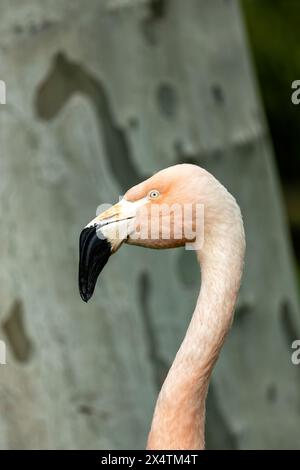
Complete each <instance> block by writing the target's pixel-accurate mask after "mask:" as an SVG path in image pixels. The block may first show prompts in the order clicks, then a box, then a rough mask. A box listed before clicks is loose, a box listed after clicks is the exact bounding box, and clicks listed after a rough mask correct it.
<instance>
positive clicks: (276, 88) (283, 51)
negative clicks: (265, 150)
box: [242, 0, 300, 280]
mask: <svg viewBox="0 0 300 470" xmlns="http://www.w3.org/2000/svg"><path fill="white" fill-rule="evenodd" d="M242 9H243V13H244V18H245V22H246V28H247V32H248V36H249V45H250V49H251V53H252V56H253V59H254V65H255V70H256V73H257V79H258V82H259V87H260V92H261V96H262V100H263V105H264V109H265V112H266V116H267V120H268V125H269V129H270V133H271V137H272V142H273V145H274V150H275V157H276V164H277V167H278V171H279V175H280V180H281V184H282V189H283V195H284V202H285V207H286V210H287V214H288V219H289V224H290V229H291V235H292V240H293V248H294V253H295V256H296V259H297V265H298V280H299V276H300V274H299V273H300V268H299V265H300V241H299V238H300V228H299V224H300V221H299V218H300V184H299V183H300V181H299V179H300V157H299V139H298V133H299V122H300V121H299V119H300V114H299V107H298V106H295V105H294V104H293V103H292V101H291V99H290V97H291V84H292V83H293V81H294V80H297V78H296V77H299V73H300V70H299V68H300V59H299V42H300V33H299V28H298V21H299V18H300V4H299V2H297V1H295V0H287V1H281V0H278V1H275V2H272V1H268V0H263V1H258V0H254V1H253V0H243V1H242Z"/></svg>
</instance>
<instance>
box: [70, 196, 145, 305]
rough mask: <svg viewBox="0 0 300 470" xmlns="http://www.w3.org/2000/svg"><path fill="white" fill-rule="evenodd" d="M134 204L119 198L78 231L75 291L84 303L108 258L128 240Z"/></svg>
mask: <svg viewBox="0 0 300 470" xmlns="http://www.w3.org/2000/svg"><path fill="white" fill-rule="evenodd" d="M136 209H137V205H136V203H132V202H129V201H126V200H125V199H122V200H121V201H120V202H119V203H118V204H115V205H114V206H112V207H111V208H110V209H108V210H106V211H105V212H103V213H101V214H100V215H98V216H97V217H96V218H95V219H93V220H92V221H91V222H90V223H89V224H88V225H87V226H86V227H85V228H84V229H83V230H82V232H81V234H80V239H79V277H78V282H79V292H80V296H81V298H82V300H84V302H88V301H89V299H90V298H91V297H92V295H93V293H94V289H95V286H96V283H97V279H98V276H99V274H100V273H101V271H102V269H103V268H104V266H105V265H106V263H107V261H108V259H109V258H110V256H111V255H112V254H113V253H115V252H116V251H117V250H118V249H119V247H120V246H121V245H122V243H123V242H124V241H125V240H126V239H127V238H128V236H129V234H130V231H131V230H132V223H133V220H134V217H135V213H136Z"/></svg>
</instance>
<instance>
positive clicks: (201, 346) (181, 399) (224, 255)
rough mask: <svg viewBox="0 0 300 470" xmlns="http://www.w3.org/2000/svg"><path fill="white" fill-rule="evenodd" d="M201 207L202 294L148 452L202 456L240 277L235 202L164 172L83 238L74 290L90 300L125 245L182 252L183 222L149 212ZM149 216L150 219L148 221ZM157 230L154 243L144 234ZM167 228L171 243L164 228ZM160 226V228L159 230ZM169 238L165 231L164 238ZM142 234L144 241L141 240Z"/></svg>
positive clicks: (179, 171) (197, 172)
mask: <svg viewBox="0 0 300 470" xmlns="http://www.w3.org/2000/svg"><path fill="white" fill-rule="evenodd" d="M154 204H155V205H156V207H157V205H158V206H160V207H162V205H163V204H164V206H165V207H172V206H173V205H174V204H179V205H180V207H183V206H185V205H190V206H192V207H193V211H192V214H193V220H192V223H193V227H194V228H195V226H196V223H195V222H196V221H195V220H194V217H195V213H196V211H195V210H194V208H195V207H196V204H201V205H203V207H204V219H203V220H204V226H202V227H201V231H202V232H203V244H202V246H201V247H200V248H199V247H198V249H197V251H196V254H197V258H198V260H199V263H200V266H201V277H202V282H201V289H200V293H199V297H198V300H197V303H196V307H195V310H194V313H193V315H192V319H191V322H190V325H189V327H188V330H187V332H186V335H185V338H184V340H183V342H182V344H181V346H180V348H179V350H178V352H177V354H176V357H175V359H174V362H173V364H172V366H171V368H170V370H169V373H168V375H167V378H166V380H165V382H164V384H163V386H162V388H161V391H160V393H159V397H158V400H157V403H156V407H155V411H154V416H153V421H152V425H151V430H150V433H149V437H148V444H147V448H148V449H204V446H205V439H204V430H205V401H206V396H207V391H208V386H209V380H210V377H211V373H212V369H213V367H214V364H215V362H216V360H217V358H218V355H219V353H220V350H221V347H222V345H223V343H224V339H225V337H226V334H227V333H228V331H229V329H230V326H231V323H232V320H233V312H234V306H235V303H236V299H237V295H238V291H239V287H240V281H241V276H242V270H243V264H244V253H245V235H244V227H243V221H242V216H241V212H240V209H239V206H238V205H237V203H236V201H235V199H234V198H233V196H232V195H231V194H230V193H229V192H228V191H227V190H226V189H225V188H224V186H222V184H221V183H220V182H219V181H217V180H216V179H215V178H214V177H213V176H212V175H211V174H210V173H208V172H207V171H205V170H204V169H202V168H200V167H198V166H196V165H190V164H181V165H175V166H172V167H170V168H167V169H164V170H162V171H160V172H158V173H156V174H155V175H153V176H152V177H151V178H149V179H147V180H146V181H144V182H142V183H140V184H138V185H136V186H134V187H133V188H131V189H130V190H129V191H128V192H127V193H126V194H125V196H124V198H123V199H122V200H121V201H120V202H119V203H118V204H116V205H114V206H113V207H112V208H110V209H109V210H107V211H105V212H103V213H102V214H100V215H99V216H98V217H96V218H95V219H93V220H92V222H91V223H90V224H88V225H87V226H86V227H85V228H84V229H83V231H82V233H81V236H80V263H79V288H80V293H81V297H82V299H83V300H84V301H86V302H87V301H88V300H89V298H90V297H91V296H92V294H93V291H94V287H95V284H96V281H97V277H98V275H99V273H100V271H101V270H102V269H103V266H104V265H105V264H106V262H107V260H108V258H109V256H110V255H111V254H112V253H114V252H116V251H117V249H118V248H119V247H120V245H121V244H122V242H126V243H130V244H135V245H140V246H145V247H148V248H173V247H178V246H182V245H185V244H186V243H187V241H191V240H187V239H186V237H185V236H184V235H182V236H181V238H178V236H177V237H175V236H174V234H175V231H176V233H177V234H178V233H182V234H184V233H185V228H186V227H185V224H186V221H185V220H183V218H181V219H180V218H179V219H178V218H176V217H175V216H173V215H171V217H170V213H169V214H167V213H165V212H164V211H161V212H160V213H157V212H153V211H152V208H153V207H152V206H153V205H154ZM153 213H154V215H153ZM157 222H158V223H159V225H158V227H159V232H158V235H157V236H156V237H155V238H153V237H151V236H150V235H149V233H148V232H149V230H148V228H147V230H145V231H144V233H143V236H141V233H142V232H143V230H142V229H143V228H145V227H146V226H147V227H148V226H149V223H151V224H152V223H154V224H155V223H157ZM166 225H171V230H170V231H169V232H170V233H169V236H168V237H167V238H166V237H165V236H164V237H163V236H162V233H163V228H166V227H165V226H166ZM156 226H157V225H156ZM167 232H168V231H167ZM145 233H146V234H147V235H146V236H145Z"/></svg>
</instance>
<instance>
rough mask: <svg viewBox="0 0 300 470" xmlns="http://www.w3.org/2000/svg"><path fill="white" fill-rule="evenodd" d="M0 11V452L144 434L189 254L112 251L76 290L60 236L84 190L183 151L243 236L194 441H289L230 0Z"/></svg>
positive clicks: (278, 323) (108, 197) (250, 86)
mask: <svg viewBox="0 0 300 470" xmlns="http://www.w3.org/2000/svg"><path fill="white" fill-rule="evenodd" d="M0 6H1V20H0V46H1V48H0V63H1V70H0V74H1V76H0V79H2V80H4V81H5V82H6V87H7V88H6V93H7V96H6V104H3V105H1V107H0V129H1V131H0V132H1V135H0V138H1V159H0V175H1V178H0V191H1V199H0V204H1V214H2V223H1V232H0V243H1V266H0V322H1V330H0V339H1V340H5V342H6V345H7V364H6V365H1V366H0V367H1V375H0V447H1V448H2V449H14V448H26V449H28V448H55V449H62V448H65V449H69V448H84V449H88V448H98V449H102V448H110V449H114V448H115V449H118V448H120V449H121V448H122V449H124V448H143V447H144V446H145V443H146V438H147V432H148V430H149V426H150V422H151V416H152V413H153V408H154V404H155V400H156V397H157V393H158V390H159V388H160V386H161V383H162V380H163V378H164V376H165V374H166V372H167V370H168V368H169V366H170V364H171V362H172V360H173V358H174V355H175V352H176V350H177V349H178V347H179V344H180V342H181V340H182V337H183V335H184V332H185V330H186V327H187V324H188V322H189V320H190V316H191V313H192V311H193V306H194V304H195V302H196V297H197V291H198V289H199V282H200V276H199V270H198V267H197V264H196V260H195V259H194V257H193V253H190V252H186V251H185V250H183V249H182V250H171V251H165V252H155V251H152V250H149V251H148V250H142V249H136V248H134V247H129V246H125V247H124V248H122V250H120V252H119V253H118V255H117V256H115V257H113V258H112V259H111V261H110V263H109V265H108V266H107V267H106V269H105V271H104V273H103V275H102V277H101V278H100V282H99V285H98V287H97V289H96V292H95V296H94V298H93V300H92V301H91V302H90V303H89V304H88V305H86V304H84V303H83V302H82V301H81V299H80V297H79V294H78V289H77V263H78V237H79V233H80V231H81V228H82V227H83V226H84V225H85V224H86V223H87V222H88V221H89V220H90V219H91V218H92V217H93V216H94V213H95V210H96V207H97V205H98V204H100V203H111V202H114V201H116V200H117V199H118V196H119V195H120V194H122V193H123V192H124V191H125V189H126V188H128V187H130V186H131V185H132V184H135V183H137V182H138V181H141V180H142V179H144V178H146V177H147V176H149V175H150V174H152V172H154V171H157V170H159V169H161V168H163V167H166V166H169V165H172V164H174V163H177V162H183V161H189V162H195V163H198V164H199V165H201V166H203V167H205V168H207V169H208V170H210V171H212V172H213V173H214V174H215V175H216V176H217V177H218V178H219V179H220V180H221V181H222V182H223V183H224V184H225V185H227V187H228V189H229V190H231V191H232V192H233V193H234V194H235V195H236V197H237V199H238V201H239V203H240V204H241V207H242V211H243V214H244V218H245V225H246V233H247V240H248V251H247V259H246V268H245V275H244V280H243V286H242V291H241V295H240V300H239V305H238V309H237V313H236V318H235V322H234V324H233V328H232V330H231V333H230V335H229V337H228V339H227V342H226V345H225V348H224V350H223V351H222V353H221V357H220V360H219V362H218V365H217V367H216V371H215V373H214V377H213V381H212V386H211V389H210V393H209V399H208V410H207V446H208V447H209V448H234V449H240V448H287V447H294V448H299V447H300V445H299V417H298V414H299V406H300V399H299V393H298V390H299V384H300V381H299V372H298V370H297V368H296V367H295V366H293V365H292V363H291V359H290V356H291V352H292V351H291V342H292V341H293V340H294V339H297V338H300V323H299V315H298V311H299V310H298V303H297V298H296V287H295V283H294V279H293V272H292V261H291V256H290V251H289V241H288V235H287V233H286V229H285V226H286V221H285V218H284V215H283V211H282V207H281V196H280V193H279V189H278V183H277V177H276V172H275V170H274V166H273V157H272V149H271V146H270V143H269V140H268V131H267V127H266V123H265V120H264V116H263V113H262V109H261V104H260V101H259V99H258V96H257V90H256V88H255V83H254V82H255V81H254V78H253V73H252V69H251V65H250V63H249V56H248V50H247V44H246V42H245V37H244V29H243V23H242V21H241V17H240V12H239V8H238V5H237V3H236V2H235V1H233V0H228V1H221V0H210V1H209V2H208V1H206V0H186V1H182V0H169V1H167V0H164V1H163V0H152V1H146V0H106V1H105V0H102V1H99V0H90V1H89V2H88V4H87V7H86V6H85V5H84V4H83V3H82V1H79V0H61V1H55V2H53V1H45V2H41V1H40V0H28V1H27V2H22V1H21V0H14V1H13V2H10V3H9V4H7V2H5V1H4V0H1V1H0Z"/></svg>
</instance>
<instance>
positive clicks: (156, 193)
mask: <svg viewBox="0 0 300 470" xmlns="http://www.w3.org/2000/svg"><path fill="white" fill-rule="evenodd" d="M159 195H160V194H159V191H157V189H152V191H150V192H149V198H150V199H157V198H158V196H159Z"/></svg>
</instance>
